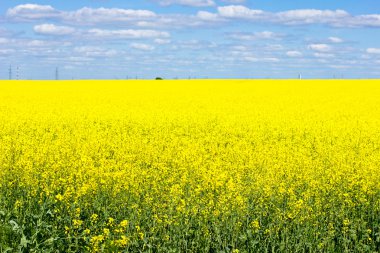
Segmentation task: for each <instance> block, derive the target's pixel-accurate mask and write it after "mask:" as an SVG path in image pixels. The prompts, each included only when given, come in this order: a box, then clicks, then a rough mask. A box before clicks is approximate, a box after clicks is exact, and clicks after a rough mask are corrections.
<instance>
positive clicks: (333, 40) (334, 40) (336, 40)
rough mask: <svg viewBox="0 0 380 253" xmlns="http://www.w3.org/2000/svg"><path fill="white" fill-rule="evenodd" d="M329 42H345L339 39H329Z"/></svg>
mask: <svg viewBox="0 0 380 253" xmlns="http://www.w3.org/2000/svg"><path fill="white" fill-rule="evenodd" d="M329 41H330V42H332V43H342V42H343V40H342V39H341V38H338V37H329Z"/></svg>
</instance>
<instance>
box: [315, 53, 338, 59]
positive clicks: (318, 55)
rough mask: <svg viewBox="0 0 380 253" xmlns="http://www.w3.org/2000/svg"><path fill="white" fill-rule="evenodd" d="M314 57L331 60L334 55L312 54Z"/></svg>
mask: <svg viewBox="0 0 380 253" xmlns="http://www.w3.org/2000/svg"><path fill="white" fill-rule="evenodd" d="M314 56H315V57H317V58H333V57H335V55H334V54H327V53H314Z"/></svg>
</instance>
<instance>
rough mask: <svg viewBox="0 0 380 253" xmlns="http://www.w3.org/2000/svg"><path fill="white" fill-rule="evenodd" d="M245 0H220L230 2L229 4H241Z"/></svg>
mask: <svg viewBox="0 0 380 253" xmlns="http://www.w3.org/2000/svg"><path fill="white" fill-rule="evenodd" d="M245 1H246V0H222V2H225V3H230V4H242V3H245Z"/></svg>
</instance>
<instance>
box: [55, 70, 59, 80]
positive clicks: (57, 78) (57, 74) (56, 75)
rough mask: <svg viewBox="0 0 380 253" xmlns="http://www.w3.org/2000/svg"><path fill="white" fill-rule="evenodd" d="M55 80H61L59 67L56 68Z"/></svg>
mask: <svg viewBox="0 0 380 253" xmlns="http://www.w3.org/2000/svg"><path fill="white" fill-rule="evenodd" d="M55 80H59V73H58V67H56V68H55Z"/></svg>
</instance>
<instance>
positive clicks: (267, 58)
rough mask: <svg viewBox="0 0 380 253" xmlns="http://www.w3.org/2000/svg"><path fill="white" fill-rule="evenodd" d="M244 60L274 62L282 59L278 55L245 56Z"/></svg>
mask: <svg viewBox="0 0 380 253" xmlns="http://www.w3.org/2000/svg"><path fill="white" fill-rule="evenodd" d="M243 60H245V61H249V62H267V63H274V62H279V61H280V59H278V58H276V57H263V58H256V57H251V56H247V57H244V58H243Z"/></svg>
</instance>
